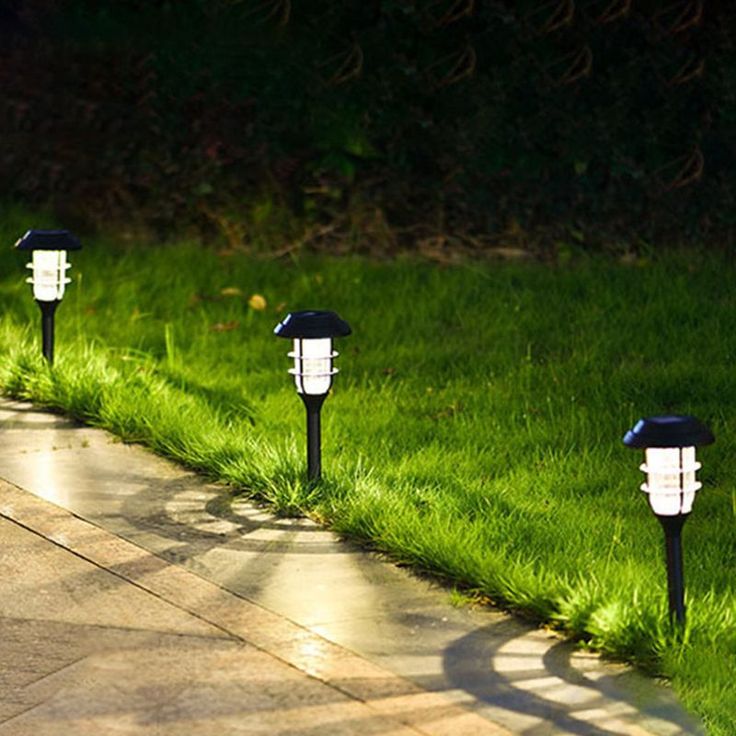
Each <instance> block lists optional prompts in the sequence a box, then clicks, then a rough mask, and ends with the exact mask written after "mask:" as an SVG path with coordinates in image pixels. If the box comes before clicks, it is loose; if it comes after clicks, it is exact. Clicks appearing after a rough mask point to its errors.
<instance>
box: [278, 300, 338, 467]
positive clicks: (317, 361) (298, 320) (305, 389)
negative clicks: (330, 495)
mask: <svg viewBox="0 0 736 736" xmlns="http://www.w3.org/2000/svg"><path fill="white" fill-rule="evenodd" d="M351 332H352V330H351V329H350V325H349V324H348V323H347V322H345V321H344V320H342V319H340V317H338V316H337V315H336V314H335V313H334V312H317V311H303V312H291V313H290V314H287V315H286V317H284V319H282V320H281V322H279V324H278V325H276V329H274V333H275V334H276V335H278V336H279V337H286V338H291V339H292V340H293V341H294V350H293V351H292V352H291V353H289V357H290V358H294V367H293V368H292V369H291V370H290V371H289V373H291V374H292V375H293V376H294V382H295V383H296V390H297V392H298V393H299V396H301V399H302V401H303V402H304V406H305V407H306V409H307V477H308V478H309V480H310V481H316V480H319V478H320V476H321V474H322V460H321V437H320V410H321V409H322V404H323V403H324V400H325V399H326V398H327V394H328V393H329V391H330V387H331V386H332V377H333V376H334V375H335V374H336V373H337V368H333V366H332V361H333V359H334V358H336V357H337V353H336V352H334V351H333V350H332V339H333V338H335V337H345V336H346V335H349V334H350V333H351Z"/></svg>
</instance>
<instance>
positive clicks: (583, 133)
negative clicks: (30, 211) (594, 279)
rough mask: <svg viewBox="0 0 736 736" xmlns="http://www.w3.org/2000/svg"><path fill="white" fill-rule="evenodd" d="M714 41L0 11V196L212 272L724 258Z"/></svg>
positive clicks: (640, 26)
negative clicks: (325, 260) (354, 261)
mask: <svg viewBox="0 0 736 736" xmlns="http://www.w3.org/2000/svg"><path fill="white" fill-rule="evenodd" d="M735 24H736V3H733V2H726V1H725V0H724V1H723V2H715V1H713V2H706V1H705V0H702V1H699V0H672V1H669V0H662V1H661V2H660V1H656V2H655V1H654V0H651V1H647V0H550V1H549V2H544V1H541V2H540V1H538V0H519V1H518V2H512V1H511V0H507V1H506V2H499V1H495V0H486V1H483V0H425V1H423V2H420V1H415V2H413V1H412V0H341V1H340V2H335V0H301V1H300V0H178V1H171V2H166V1H164V0H0V99H1V102H0V167H1V168H0V174H1V176H0V198H2V199H5V200H8V199H9V200H19V201H22V202H24V203H31V204H33V205H35V204H38V205H44V206H46V205H49V204H51V206H52V207H53V208H54V209H55V210H56V211H57V213H58V215H59V216H60V217H64V218H66V220H65V221H66V222H68V223H69V224H70V226H75V227H82V228H84V227H88V228H95V227H100V226H101V225H105V226H107V227H109V226H110V225H111V224H115V226H116V227H119V228H123V229H127V230H128V231H129V232H131V233H135V232H140V231H145V232H147V233H149V234H150V233H153V234H155V235H157V236H170V235H172V234H178V235H180V234H182V233H183V232H187V233H196V234H200V235H204V236H206V237H208V238H220V239H225V240H226V241H227V243H228V244H229V246H230V247H235V248H240V247H245V248H251V249H254V248H255V249H257V248H263V247H266V244H268V247H270V248H272V249H273V248H274V247H276V249H277V250H279V249H281V250H283V251H288V250H290V249H295V248H299V247H302V246H305V245H306V246H311V247H323V248H329V249H331V250H333V251H337V252H344V251H361V250H362V251H366V250H367V251H371V252H379V251H380V252H392V251H395V250H398V249H404V248H414V249H418V250H420V251H423V252H426V253H430V254H431V253H441V252H445V251H447V250H451V251H458V250H459V251H463V250H465V251H467V250H470V251H482V252H485V251H488V250H490V249H493V248H498V247H503V248H510V247H521V248H526V249H537V250H547V251H549V249H555V248H556V249H558V250H559V249H560V248H562V249H564V248H569V247H586V248H590V247H607V248H610V247H617V248H621V247H626V248H634V249H636V248H638V247H642V246H643V247H651V246H652V245H657V246H659V245H666V244H671V243H677V244H681V243H683V242H688V243H689V242H697V243H703V242H705V243H711V244H714V245H715V244H718V245H719V246H723V245H728V244H730V242H731V239H732V234H733V226H734V216H735V215H734V213H735V212H736V208H735V207H734V164H735V163H736V160H735V158H736V155H735V154H736V151H735V149H734V146H735V144H734V136H733V132H734V120H735V119H736V54H734V39H733V32H732V29H733V28H734V27H736V26H735ZM274 243H277V245H276V246H274Z"/></svg>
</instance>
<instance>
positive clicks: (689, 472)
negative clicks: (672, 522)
mask: <svg viewBox="0 0 736 736" xmlns="http://www.w3.org/2000/svg"><path fill="white" fill-rule="evenodd" d="M645 454H646V462H645V463H644V464H643V465H642V466H641V470H642V471H643V472H645V473H646V474H647V482H646V483H643V484H642V486H641V489H642V491H644V492H645V493H647V494H648V496H649V505H650V506H651V507H652V511H654V513H655V514H656V515H657V516H679V515H681V514H689V513H690V512H691V511H692V509H693V501H695V494H696V493H697V491H698V490H699V489H700V488H701V487H702V483H699V482H697V481H696V480H695V473H696V471H697V470H698V469H699V468H700V463H698V462H695V448H694V447H648V448H647V449H646V451H645Z"/></svg>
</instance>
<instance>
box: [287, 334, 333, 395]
mask: <svg viewBox="0 0 736 736" xmlns="http://www.w3.org/2000/svg"><path fill="white" fill-rule="evenodd" d="M288 355H289V357H290V358H294V367H293V368H292V369H291V370H290V371H289V373H291V375H292V376H294V382H295V383H296V390H297V391H298V392H299V393H300V394H311V395H316V394H326V393H328V392H329V390H330V388H331V387H332V377H333V376H334V375H335V374H336V373H337V372H338V371H337V368H333V367H332V361H333V359H334V358H336V357H337V356H338V353H337V352H335V351H334V350H333V349H332V338H331V337H321V338H311V339H309V338H302V337H297V338H295V339H294V350H293V351H292V352H291V353H289V354H288Z"/></svg>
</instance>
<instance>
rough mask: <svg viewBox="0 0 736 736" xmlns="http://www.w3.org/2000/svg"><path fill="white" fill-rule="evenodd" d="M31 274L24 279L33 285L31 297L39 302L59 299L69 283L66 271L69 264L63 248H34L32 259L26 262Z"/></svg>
mask: <svg viewBox="0 0 736 736" xmlns="http://www.w3.org/2000/svg"><path fill="white" fill-rule="evenodd" d="M26 268H30V269H31V271H32V272H33V276H31V277H30V278H27V279H26V283H27V284H32V285H33V298H34V299H36V300H38V301H40V302H53V301H58V300H61V299H62V298H63V296H64V287H65V286H66V284H69V283H71V279H70V278H68V277H67V275H66V272H67V271H68V270H69V269H70V268H71V264H69V263H67V262H66V251H65V250H34V251H33V261H32V262H31V263H27V264H26Z"/></svg>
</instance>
